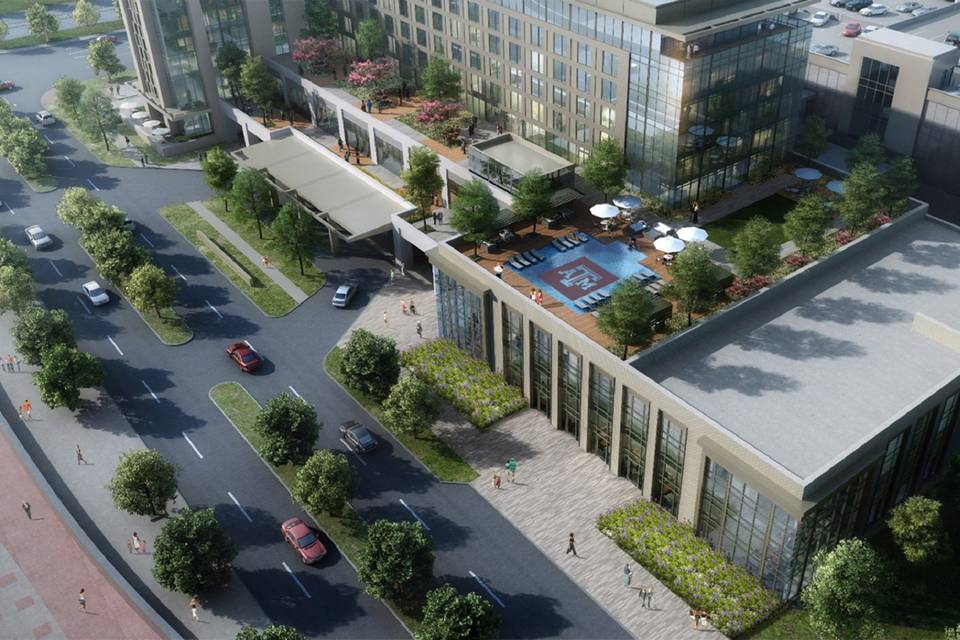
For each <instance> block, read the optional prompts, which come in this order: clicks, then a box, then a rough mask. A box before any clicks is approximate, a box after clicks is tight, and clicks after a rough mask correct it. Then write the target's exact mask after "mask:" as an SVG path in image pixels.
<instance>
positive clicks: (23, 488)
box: [0, 433, 163, 640]
mask: <svg viewBox="0 0 960 640" xmlns="http://www.w3.org/2000/svg"><path fill="white" fill-rule="evenodd" d="M0 487H3V499H2V500H0V544H2V545H3V546H4V547H5V548H6V549H7V551H8V552H9V553H10V555H11V556H13V558H14V560H15V561H16V563H17V565H19V567H20V570H21V571H22V572H23V574H24V575H25V576H26V577H27V579H28V580H29V581H30V583H31V586H32V587H33V589H34V590H35V591H36V593H37V594H38V595H39V597H40V599H42V600H43V604H44V605H45V606H46V608H47V610H48V611H49V612H50V614H51V615H52V616H53V618H54V620H55V621H56V623H57V625H59V627H60V629H62V630H63V633H64V634H65V635H66V637H67V638H71V639H77V640H81V639H84V640H86V639H98V640H101V639H102V640H108V639H113V638H116V639H118V640H119V639H127V638H134V639H136V640H152V639H154V638H156V639H158V640H159V639H161V638H163V636H162V634H161V633H160V632H159V631H158V630H157V629H156V628H155V627H154V626H153V625H152V624H151V623H150V622H149V621H148V620H147V619H146V618H144V616H143V615H142V614H141V612H140V610H139V609H138V608H137V607H136V606H134V605H133V604H132V603H131V602H130V601H128V600H127V598H126V597H125V596H124V595H123V594H122V593H121V592H120V590H119V589H118V588H117V586H116V585H115V584H114V583H113V581H112V580H110V579H109V578H108V577H107V576H106V575H105V574H104V573H103V572H102V571H101V570H100V567H99V565H98V564H97V563H96V561H94V560H93V559H92V558H91V557H90V556H89V555H87V552H86V549H85V548H84V547H83V546H82V545H81V544H80V543H79V542H78V541H77V540H76V539H75V538H74V536H73V534H72V533H71V530H70V528H69V527H67V525H66V524H65V523H64V522H63V521H62V520H61V519H60V517H59V515H58V514H57V512H56V511H54V509H53V508H52V507H51V506H50V503H48V502H47V500H46V498H45V497H44V494H43V492H42V491H41V490H40V488H39V487H38V486H37V485H36V484H35V483H34V481H33V478H32V477H31V475H30V473H29V472H28V471H27V469H26V467H24V465H23V463H22V462H21V461H20V459H19V458H18V457H17V455H16V453H15V452H14V450H13V449H12V448H11V446H10V443H9V442H8V441H7V439H6V436H5V435H3V434H2V433H0ZM24 500H26V501H27V502H29V503H30V506H31V508H32V514H33V520H28V519H27V516H26V514H25V513H24V512H23V510H22V509H21V507H20V505H21V503H22V502H23V501H24ZM11 577H12V576H0V585H4V583H6V585H9V584H10V582H11V580H10V578H11ZM14 580H15V577H14ZM6 585H4V586H6ZM81 587H82V588H84V589H86V595H87V613H86V614H84V613H82V612H81V611H79V608H78V602H77V597H78V594H79V592H80V589H81ZM2 593H3V592H2V590H0V597H2ZM24 600H27V598H25V599H24ZM22 604H23V607H29V606H31V605H32V604H33V600H32V599H30V602H29V603H27V602H22ZM20 605H21V602H18V603H17V606H18V607H20ZM21 608H22V607H21ZM48 633H50V627H49V625H48V624H44V625H41V626H40V627H37V628H36V629H34V636H35V637H38V638H39V637H43V636H44V635H46V634H48Z"/></svg>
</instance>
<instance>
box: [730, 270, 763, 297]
mask: <svg viewBox="0 0 960 640" xmlns="http://www.w3.org/2000/svg"><path fill="white" fill-rule="evenodd" d="M771 282H773V280H772V279H771V278H770V277H769V276H753V277H750V278H747V279H746V280H741V279H740V278H737V279H736V280H734V281H733V284H732V285H730V286H729V287H727V295H728V296H729V297H730V298H732V299H733V300H739V299H740V298H746V297H747V296H749V295H753V294H754V293H756V292H757V291H760V289H763V288H764V287H769V286H770V283H771Z"/></svg>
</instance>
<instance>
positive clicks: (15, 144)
mask: <svg viewBox="0 0 960 640" xmlns="http://www.w3.org/2000/svg"><path fill="white" fill-rule="evenodd" d="M46 152H47V142H46V141H45V140H44V139H43V138H41V137H40V133H39V132H38V131H37V130H36V129H34V128H33V126H32V125H31V124H30V123H29V122H27V120H25V119H23V118H14V119H13V121H12V122H11V124H10V127H8V128H7V130H6V131H4V132H2V133H0V154H2V155H4V156H6V158H7V161H8V162H10V164H11V165H12V166H13V168H14V170H15V171H16V172H17V173H19V174H20V175H22V176H24V177H26V178H35V177H38V176H42V175H45V174H46V173H47V162H46V160H45V159H44V157H43V156H44V154H45V153H46Z"/></svg>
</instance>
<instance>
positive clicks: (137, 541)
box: [130, 531, 143, 553]
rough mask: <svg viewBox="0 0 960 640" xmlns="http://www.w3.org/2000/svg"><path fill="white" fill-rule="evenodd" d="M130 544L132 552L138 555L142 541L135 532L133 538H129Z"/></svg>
mask: <svg viewBox="0 0 960 640" xmlns="http://www.w3.org/2000/svg"><path fill="white" fill-rule="evenodd" d="M130 542H131V544H132V545H133V550H134V551H135V552H136V553H140V547H141V546H143V541H142V540H141V539H140V536H138V535H137V532H136V531H134V532H133V536H132V537H131V538H130Z"/></svg>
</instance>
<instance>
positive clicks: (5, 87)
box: [0, 80, 17, 91]
mask: <svg viewBox="0 0 960 640" xmlns="http://www.w3.org/2000/svg"><path fill="white" fill-rule="evenodd" d="M16 86H17V85H15V84H14V83H13V80H2V81H0V91H9V90H10V89H13V88H14V87H16Z"/></svg>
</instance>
